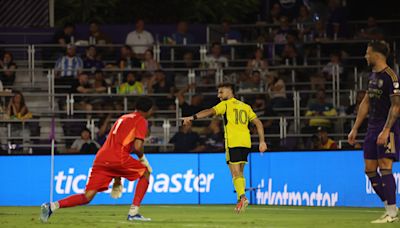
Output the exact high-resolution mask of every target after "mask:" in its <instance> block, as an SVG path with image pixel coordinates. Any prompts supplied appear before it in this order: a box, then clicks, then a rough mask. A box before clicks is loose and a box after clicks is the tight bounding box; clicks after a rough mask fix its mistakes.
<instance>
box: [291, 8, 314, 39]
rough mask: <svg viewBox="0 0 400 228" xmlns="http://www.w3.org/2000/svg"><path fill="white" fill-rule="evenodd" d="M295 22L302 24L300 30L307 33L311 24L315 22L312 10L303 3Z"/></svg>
mask: <svg viewBox="0 0 400 228" xmlns="http://www.w3.org/2000/svg"><path fill="white" fill-rule="evenodd" d="M295 22H296V23H297V24H298V26H300V28H299V29H300V31H302V32H305V33H307V32H308V31H309V29H310V26H311V25H312V23H313V19H312V17H311V15H310V11H309V10H308V8H307V7H306V6H305V5H301V6H300V8H299V16H298V17H297V18H296V20H295Z"/></svg>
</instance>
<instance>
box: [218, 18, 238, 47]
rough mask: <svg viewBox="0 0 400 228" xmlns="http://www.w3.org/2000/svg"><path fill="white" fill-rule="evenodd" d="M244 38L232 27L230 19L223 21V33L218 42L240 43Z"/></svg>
mask: <svg viewBox="0 0 400 228" xmlns="http://www.w3.org/2000/svg"><path fill="white" fill-rule="evenodd" d="M241 40H242V36H241V35H240V32H238V31H236V30H233V29H231V22H230V21H229V20H223V21H222V35H221V37H220V39H219V40H218V42H221V43H224V44H230V43H238V42H240V41H241Z"/></svg>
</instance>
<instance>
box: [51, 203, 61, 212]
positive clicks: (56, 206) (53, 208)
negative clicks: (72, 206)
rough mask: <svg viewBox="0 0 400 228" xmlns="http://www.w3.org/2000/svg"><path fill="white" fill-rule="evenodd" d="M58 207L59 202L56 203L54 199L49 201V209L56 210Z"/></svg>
mask: <svg viewBox="0 0 400 228" xmlns="http://www.w3.org/2000/svg"><path fill="white" fill-rule="evenodd" d="M58 208H60V204H59V203H58V201H56V202H54V203H50V209H51V211H53V212H54V211H55V210H57V209H58Z"/></svg>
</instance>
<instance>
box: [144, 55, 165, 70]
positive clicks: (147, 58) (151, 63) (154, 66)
mask: <svg viewBox="0 0 400 228" xmlns="http://www.w3.org/2000/svg"><path fill="white" fill-rule="evenodd" d="M159 69H161V66H160V64H159V63H158V62H157V61H156V60H155V59H154V54H153V51H152V50H151V49H147V50H146V51H145V52H144V59H143V70H145V71H147V72H150V73H154V72H155V71H156V70H159Z"/></svg>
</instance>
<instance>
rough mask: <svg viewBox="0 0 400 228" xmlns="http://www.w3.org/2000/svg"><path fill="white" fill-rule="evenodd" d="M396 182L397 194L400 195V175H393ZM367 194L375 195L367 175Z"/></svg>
mask: <svg viewBox="0 0 400 228" xmlns="http://www.w3.org/2000/svg"><path fill="white" fill-rule="evenodd" d="M393 177H394V180H395V181H396V186H397V194H400V186H399V184H400V173H393ZM365 192H366V193H367V194H375V191H374V189H373V188H372V185H371V182H370V181H369V179H368V177H367V175H365Z"/></svg>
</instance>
